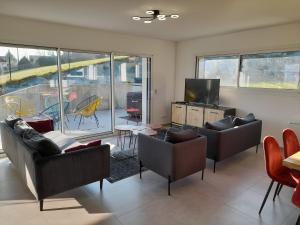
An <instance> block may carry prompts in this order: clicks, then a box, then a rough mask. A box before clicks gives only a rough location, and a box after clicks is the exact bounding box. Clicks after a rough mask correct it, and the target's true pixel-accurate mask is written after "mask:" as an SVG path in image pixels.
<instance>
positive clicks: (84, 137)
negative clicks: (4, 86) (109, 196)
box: [0, 42, 153, 140]
mask: <svg viewBox="0 0 300 225" xmlns="http://www.w3.org/2000/svg"><path fill="white" fill-rule="evenodd" d="M0 47H12V48H30V49H43V50H52V51H55V52H56V53H57V69H58V82H59V83H58V92H59V104H60V116H61V118H62V119H61V120H60V131H61V132H62V133H64V119H63V118H64V112H63V101H62V97H63V96H62V93H63V86H62V80H61V78H62V74H61V59H60V57H61V52H63V51H68V52H72V51H73V52H78V53H91V54H108V55H109V57H110V67H111V68H110V81H111V82H110V94H111V106H112V108H111V131H106V132H100V133H94V134H88V135H82V136H77V137H74V138H75V139H77V140H89V139H91V138H94V137H103V136H110V135H112V134H114V130H115V108H114V107H115V93H114V90H115V86H114V85H115V82H114V68H113V67H114V55H126V56H133V57H146V58H147V59H148V62H147V66H148V68H147V73H148V74H147V93H146V94H147V98H146V99H147V113H146V117H147V118H146V119H147V122H150V121H151V114H152V111H151V109H152V107H151V106H152V101H151V100H152V96H151V92H152V82H153V79H152V71H153V55H151V54H134V53H125V52H117V51H98V50H82V49H73V48H63V47H62V48H61V47H53V46H52V47H49V46H43V45H31V44H15V43H7V42H0ZM9 73H11V69H10V71H9Z"/></svg>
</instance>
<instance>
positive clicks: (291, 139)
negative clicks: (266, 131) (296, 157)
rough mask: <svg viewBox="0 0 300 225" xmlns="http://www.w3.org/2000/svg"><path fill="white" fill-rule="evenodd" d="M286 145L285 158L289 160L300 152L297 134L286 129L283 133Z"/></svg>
mask: <svg viewBox="0 0 300 225" xmlns="http://www.w3.org/2000/svg"><path fill="white" fill-rule="evenodd" d="M282 137H283V145H284V157H285V158H287V157H289V156H291V155H293V154H295V153H296V152H298V151H299V141H298V138H297V135H296V134H295V132H294V131H293V130H291V129H285V130H284V131H283V133H282Z"/></svg>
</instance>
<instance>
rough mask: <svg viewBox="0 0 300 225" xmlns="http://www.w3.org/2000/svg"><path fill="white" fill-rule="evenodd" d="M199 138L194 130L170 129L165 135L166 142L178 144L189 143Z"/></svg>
mask: <svg viewBox="0 0 300 225" xmlns="http://www.w3.org/2000/svg"><path fill="white" fill-rule="evenodd" d="M197 137H199V135H198V133H197V132H195V131H193V130H192V129H185V130H182V129H176V128H175V129H174V128H170V129H168V130H167V132H166V135H165V141H167V142H170V143H173V144H176V143H180V142H184V141H189V140H192V139H195V138H197Z"/></svg>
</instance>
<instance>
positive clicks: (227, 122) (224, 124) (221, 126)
mask: <svg viewBox="0 0 300 225" xmlns="http://www.w3.org/2000/svg"><path fill="white" fill-rule="evenodd" d="M232 127H234V124H233V121H232V118H231V117H226V118H224V119H221V120H218V121H216V122H213V123H210V122H206V123H205V128H207V129H211V130H217V131H221V130H226V129H229V128H232Z"/></svg>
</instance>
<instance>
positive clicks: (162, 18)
mask: <svg viewBox="0 0 300 225" xmlns="http://www.w3.org/2000/svg"><path fill="white" fill-rule="evenodd" d="M158 20H166V17H158Z"/></svg>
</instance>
